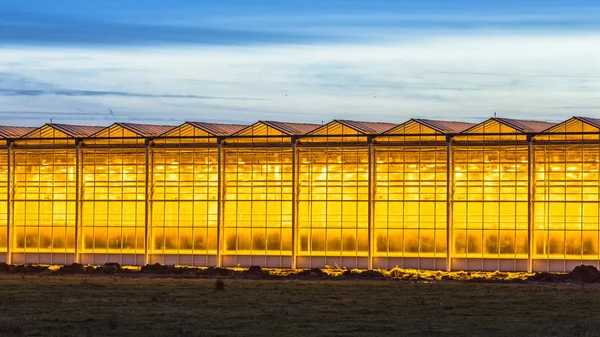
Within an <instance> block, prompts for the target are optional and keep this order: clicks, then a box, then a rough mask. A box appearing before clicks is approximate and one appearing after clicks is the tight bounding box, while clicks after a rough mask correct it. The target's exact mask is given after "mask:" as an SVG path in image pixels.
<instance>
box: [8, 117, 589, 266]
mask: <svg viewBox="0 0 600 337" xmlns="http://www.w3.org/2000/svg"><path fill="white" fill-rule="evenodd" d="M260 124H261V123H260V122H259V123H257V126H256V127H255V128H252V129H249V130H248V131H247V132H246V133H242V134H241V135H236V136H231V137H225V138H224V139H221V138H219V139H218V140H217V137H212V136H210V137H209V136H207V135H208V134H207V133H204V134H198V136H199V137H205V138H198V139H193V138H186V137H188V136H189V135H190V134H192V135H196V133H195V132H196V131H195V130H192V129H190V128H189V126H187V127H186V128H183V127H182V130H183V131H185V132H187V133H182V134H180V136H181V137H182V138H181V139H177V138H169V139H163V140H161V139H160V137H159V138H157V139H153V140H151V141H149V144H150V145H149V146H148V147H147V146H146V141H147V140H146V139H145V138H144V137H142V136H139V135H137V134H135V133H133V132H132V131H128V130H126V129H124V128H123V127H121V126H119V125H115V126H111V127H110V128H108V129H107V130H106V131H103V132H101V133H99V134H97V135H94V136H92V137H90V138H87V139H84V140H83V141H81V143H78V144H79V146H78V145H76V142H75V139H74V138H69V137H67V136H66V135H65V134H62V133H60V132H58V131H57V130H53V128H52V127H50V126H44V127H42V128H40V131H39V132H38V133H37V134H34V135H32V136H31V137H32V139H27V137H26V138H23V139H19V140H16V141H14V142H13V145H12V146H13V147H12V149H13V150H12V152H11V156H12V166H11V174H10V176H9V174H8V173H9V163H8V151H7V150H6V149H3V150H0V221H4V222H5V223H7V224H8V225H9V226H10V227H9V228H6V227H5V228H3V229H2V228H0V253H4V252H6V251H7V241H8V240H7V239H10V240H11V242H12V245H11V248H12V251H13V252H14V253H16V254H21V253H38V254H40V255H38V256H42V254H46V253H62V254H65V253H68V254H72V253H75V251H76V248H77V249H78V251H79V252H80V253H83V254H89V253H96V254H140V255H141V254H144V253H146V252H147V253H148V254H154V255H218V254H219V253H220V254H221V255H239V256H242V255H252V256H257V255H259V256H268V257H269V258H265V259H258V260H257V261H261V260H264V261H267V260H269V261H272V260H277V259H273V258H271V257H272V256H283V257H286V259H285V260H289V258H287V257H289V256H291V255H292V254H293V252H294V251H297V254H298V256H301V257H302V258H303V259H304V260H307V259H306V258H305V257H307V256H314V257H323V256H330V257H340V256H342V257H355V258H361V259H355V261H359V260H361V261H365V259H364V258H363V257H367V256H369V252H370V251H371V253H372V254H373V257H375V258H380V259H379V260H386V261H392V259H391V258H428V259H429V258H435V259H437V258H442V259H444V258H446V257H447V254H448V252H449V254H450V257H451V258H454V259H456V260H458V263H463V262H464V260H462V259H473V260H474V259H479V260H481V259H494V260H498V261H499V260H501V259H506V260H515V261H516V260H521V261H518V262H519V263H521V262H524V261H522V260H525V259H527V258H528V257H531V258H532V259H534V260H538V259H556V260H577V261H579V260H581V261H586V260H590V261H591V260H598V259H600V247H599V245H600V173H599V172H600V150H599V149H600V136H598V129H597V128H590V127H589V126H587V125H586V124H584V123H583V122H581V121H578V120H576V119H573V120H569V121H568V122H565V123H563V124H561V125H559V126H557V127H556V129H552V130H550V131H547V132H545V133H542V134H539V135H535V136H533V137H532V139H533V140H532V141H531V143H528V138H527V136H526V135H525V134H524V133H522V132H518V131H517V130H515V129H513V128H510V127H508V126H506V125H503V124H501V123H499V122H498V121H495V120H491V121H488V122H485V123H482V124H481V125H478V126H477V127H475V128H473V129H469V131H467V132H464V133H461V134H458V135H452V137H451V138H452V142H451V143H450V147H449V146H448V143H447V139H446V135H445V134H443V133H442V132H439V131H436V130H437V128H436V129H435V130H434V129H431V128H428V127H426V126H424V125H420V124H419V123H417V122H416V121H411V122H409V123H406V125H404V126H403V127H402V128H398V129H394V131H390V134H388V135H384V136H372V137H374V138H373V139H371V138H367V136H366V135H364V134H361V133H359V132H358V131H356V130H353V129H352V128H349V127H347V126H344V125H341V124H337V125H336V123H331V126H327V127H325V126H324V127H323V128H319V130H321V131H319V132H320V133H318V134H310V135H309V136H302V137H299V138H294V137H295V136H290V135H288V134H285V133H284V132H282V131H278V130H275V129H273V127H271V126H268V125H266V124H263V125H260ZM184 129H185V130H184ZM243 130H246V129H243ZM192 131H193V132H194V133H190V132H192ZM329 132H331V134H329ZM565 132H569V134H565ZM577 132H580V134H577ZM581 132H590V134H581ZM594 132H595V133H594ZM571 133H572V134H571ZM271 136H275V137H271ZM211 137H212V138H211ZM369 137H371V136H369ZM38 138H40V139H38ZM294 148H295V149H296V152H294V150H293V149H294ZM78 149H79V153H78V152H77V151H78ZM449 149H451V150H450V151H449V152H448V150H449ZM294 156H295V157H294ZM370 156H371V157H370ZM448 158H450V162H448ZM529 158H532V160H531V162H530V161H529V160H530V159H529ZM77 163H79V167H77ZM293 163H296V167H294V164H293ZM529 170H531V171H529ZM529 174H531V176H529ZM11 180H12V185H11V184H10V183H9V182H10V181H11ZM11 186H12V188H11ZM9 194H10V197H11V198H12V204H10V203H9ZM77 200H79V204H78V203H77ZM294 200H295V201H296V202H295V203H294ZM369 200H371V204H370V203H369ZM219 201H220V202H221V203H219ZM9 215H10V221H7V219H8V218H9ZM77 224H79V225H80V227H79V231H76V226H77ZM294 225H296V226H297V228H296V229H295V228H294ZM370 225H371V227H369V226H370ZM529 226H531V230H532V232H531V233H529V232H528V231H529ZM146 228H147V230H148V231H147V232H146ZM7 229H10V233H11V234H10V238H7ZM294 230H296V231H297V232H295V233H294V232H293V231H294ZM370 230H371V233H370V232H369V231H370ZM76 232H78V234H77V235H79V236H78V237H79V239H78V240H76V238H75V236H76ZM294 234H295V235H294ZM369 234H371V235H369ZM529 234H531V235H529ZM528 236H530V237H531V240H532V241H531V242H529V241H528ZM294 237H295V242H294V241H293V238H294ZM448 238H449V239H448ZM219 239H220V241H218V240H219ZM369 239H370V240H371V241H370V242H369ZM146 240H147V241H146ZM76 241H78V246H77V247H75V242H76ZM530 247H532V250H531V251H529V248H530ZM295 248H297V249H295ZM218 250H220V251H218ZM3 255H6V254H3ZM21 255H23V254H21ZM15 256H16V255H15ZM65 256H66V255H65ZM115 256H116V255H115ZM138 257H139V256H138ZM212 258H213V257H211V259H212ZM229 258H230V257H229ZM383 258H390V259H383ZM215 260H216V259H215ZM281 260H284V259H281ZM321 260H325V259H321ZM328 260H329V259H328ZM337 260H338V259H336V261H337ZM340 260H342V261H344V260H345V261H348V260H352V259H340ZM205 261H209V259H206V260H205ZM396 261H399V260H398V259H397V260H396ZM433 261H436V260H433ZM393 262H394V261H393ZM419 262H420V261H419ZM469 262H470V261H469ZM500 262H502V261H500ZM452 263H454V262H452ZM498 265H500V263H499V264H498ZM515 265H516V263H515ZM478 266H479V265H477V267H478Z"/></svg>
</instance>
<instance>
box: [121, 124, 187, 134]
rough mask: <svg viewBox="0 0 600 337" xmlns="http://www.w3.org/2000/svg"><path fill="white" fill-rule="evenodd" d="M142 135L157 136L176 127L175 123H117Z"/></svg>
mask: <svg viewBox="0 0 600 337" xmlns="http://www.w3.org/2000/svg"><path fill="white" fill-rule="evenodd" d="M115 124H116V125H119V126H121V127H123V128H125V129H127V130H129V131H131V132H134V133H135V134H137V135H139V136H140V137H156V136H159V135H162V134H163V133H165V132H169V131H170V130H172V129H174V128H176V127H177V126H173V125H152V124H136V123H115Z"/></svg>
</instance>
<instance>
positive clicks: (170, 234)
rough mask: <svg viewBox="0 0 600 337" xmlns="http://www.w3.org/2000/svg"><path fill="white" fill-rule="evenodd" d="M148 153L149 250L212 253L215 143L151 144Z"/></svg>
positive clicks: (216, 179) (214, 242)
mask: <svg viewBox="0 0 600 337" xmlns="http://www.w3.org/2000/svg"><path fill="white" fill-rule="evenodd" d="M152 158H153V163H154V164H153V172H152V173H153V179H152V181H153V186H152V189H151V196H150V200H151V209H152V220H151V223H152V226H151V235H150V237H151V239H150V240H151V252H152V253H153V254H216V250H217V223H218V219H217V217H218V206H219V205H218V196H219V191H218V184H219V176H218V165H217V163H218V160H217V148H216V147H206V148H204V147H203V148H196V149H179V148H154V149H153V150H152ZM166 164H170V165H166Z"/></svg>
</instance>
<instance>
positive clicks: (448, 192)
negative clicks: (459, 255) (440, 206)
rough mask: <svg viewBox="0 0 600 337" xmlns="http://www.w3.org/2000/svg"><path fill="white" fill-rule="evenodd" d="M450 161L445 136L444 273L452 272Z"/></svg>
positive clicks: (449, 151)
mask: <svg viewBox="0 0 600 337" xmlns="http://www.w3.org/2000/svg"><path fill="white" fill-rule="evenodd" d="M453 166H454V164H453V161H452V136H451V135H447V136H446V271H451V270H452V245H453V240H452V238H453V233H452V229H453V227H454V226H453V222H454V221H453V217H452V211H453V210H452V199H453V198H454V196H453V191H454V186H453V183H454V179H453V178H454V169H453Z"/></svg>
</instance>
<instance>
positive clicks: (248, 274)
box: [236, 266, 271, 279]
mask: <svg viewBox="0 0 600 337" xmlns="http://www.w3.org/2000/svg"><path fill="white" fill-rule="evenodd" d="M270 276H271V274H270V273H269V272H268V271H266V270H263V269H262V268H261V267H260V266H251V267H250V268H248V269H247V270H244V271H242V272H241V273H239V274H238V275H236V278H242V279H261V278H267V277H270Z"/></svg>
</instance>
